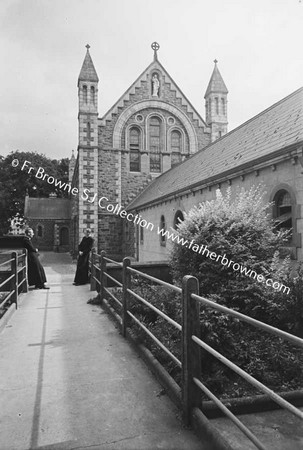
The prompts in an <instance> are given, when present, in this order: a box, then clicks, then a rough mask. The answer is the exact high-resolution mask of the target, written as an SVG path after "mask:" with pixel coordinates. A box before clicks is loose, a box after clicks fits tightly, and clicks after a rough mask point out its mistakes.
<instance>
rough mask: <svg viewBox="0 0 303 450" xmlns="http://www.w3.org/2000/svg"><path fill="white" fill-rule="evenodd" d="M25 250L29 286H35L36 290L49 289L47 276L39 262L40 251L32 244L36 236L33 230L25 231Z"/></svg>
mask: <svg viewBox="0 0 303 450" xmlns="http://www.w3.org/2000/svg"><path fill="white" fill-rule="evenodd" d="M25 235H26V237H25V238H24V248H26V249H27V267H28V269H27V274H28V284H29V286H32V285H35V289H49V287H47V286H45V285H44V283H45V282H46V276H45V272H44V269H43V266H42V264H41V262H40V261H39V255H38V249H37V248H35V247H34V246H33V244H32V242H31V239H32V238H33V236H34V232H33V230H32V228H27V229H26V230H25Z"/></svg>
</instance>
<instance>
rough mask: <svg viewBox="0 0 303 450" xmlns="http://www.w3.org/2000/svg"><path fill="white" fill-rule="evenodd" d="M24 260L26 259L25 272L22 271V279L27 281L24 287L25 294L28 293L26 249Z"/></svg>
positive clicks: (25, 250)
mask: <svg viewBox="0 0 303 450" xmlns="http://www.w3.org/2000/svg"><path fill="white" fill-rule="evenodd" d="M23 258H24V270H23V271H22V277H23V279H25V281H24V283H23V285H22V286H23V292H28V277H27V248H25V249H24V252H23Z"/></svg>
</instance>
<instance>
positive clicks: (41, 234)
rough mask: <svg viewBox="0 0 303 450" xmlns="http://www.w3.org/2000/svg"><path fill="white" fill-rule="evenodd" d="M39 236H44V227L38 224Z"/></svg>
mask: <svg viewBox="0 0 303 450" xmlns="http://www.w3.org/2000/svg"><path fill="white" fill-rule="evenodd" d="M37 236H38V237H40V238H42V237H43V227H42V225H38V226H37Z"/></svg>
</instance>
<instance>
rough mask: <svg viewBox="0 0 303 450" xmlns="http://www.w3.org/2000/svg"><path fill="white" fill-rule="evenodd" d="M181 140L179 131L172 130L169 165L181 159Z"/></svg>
mask: <svg viewBox="0 0 303 450" xmlns="http://www.w3.org/2000/svg"><path fill="white" fill-rule="evenodd" d="M181 142H182V136H181V133H180V131H178V130H174V131H172V133H171V166H172V167H173V166H175V165H176V164H178V163H179V162H180V161H181Z"/></svg>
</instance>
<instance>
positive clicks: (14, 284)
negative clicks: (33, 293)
mask: <svg viewBox="0 0 303 450" xmlns="http://www.w3.org/2000/svg"><path fill="white" fill-rule="evenodd" d="M3 254H9V255H10V257H9V259H7V260H6V261H4V262H2V263H1V264H0V266H4V265H7V264H10V265H11V268H10V271H11V272H12V274H11V275H10V276H8V277H7V278H6V279H5V280H3V281H2V282H1V283H0V289H1V288H3V286H5V285H6V284H8V283H9V284H10V286H9V290H10V293H9V294H8V295H7V296H6V297H5V299H4V300H3V301H2V302H1V304H0V307H3V306H4V305H6V304H7V303H8V301H9V300H11V299H12V303H15V306H16V308H18V297H19V290H20V287H21V286H23V287H22V292H27V291H28V282H27V250H26V249H24V251H23V252H22V253H21V254H20V255H18V253H17V251H13V252H3V253H2V255H3ZM20 260H24V263H23V265H22V266H21V267H19V266H18V262H19V261H20ZM21 264H22V263H21ZM19 274H21V279H20V275H19Z"/></svg>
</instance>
